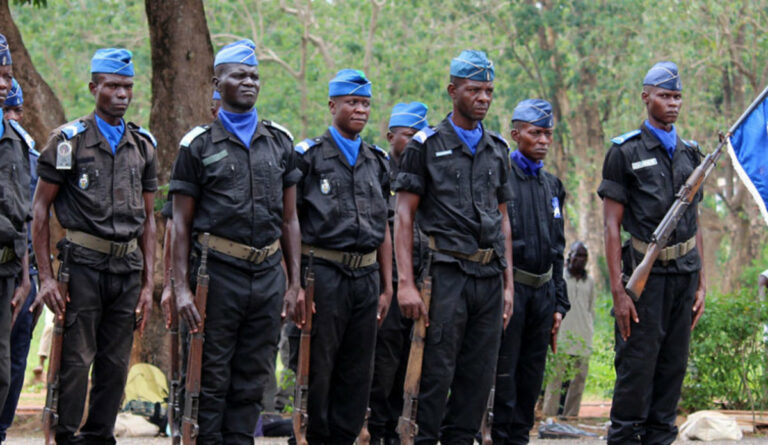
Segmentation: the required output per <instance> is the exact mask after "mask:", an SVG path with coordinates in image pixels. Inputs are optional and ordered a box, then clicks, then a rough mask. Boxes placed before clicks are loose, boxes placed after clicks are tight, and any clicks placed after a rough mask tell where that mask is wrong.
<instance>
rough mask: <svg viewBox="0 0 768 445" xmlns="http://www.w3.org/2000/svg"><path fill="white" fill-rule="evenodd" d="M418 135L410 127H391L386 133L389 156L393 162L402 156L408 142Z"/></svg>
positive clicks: (416, 131)
mask: <svg viewBox="0 0 768 445" xmlns="http://www.w3.org/2000/svg"><path fill="white" fill-rule="evenodd" d="M416 133H418V130H416V129H415V128H410V127H392V128H390V129H389V132H388V133H387V142H389V155H390V156H392V158H393V159H394V160H395V161H398V160H400V156H402V155H403V150H405V146H406V145H408V142H410V141H411V138H413V135H414V134H416Z"/></svg>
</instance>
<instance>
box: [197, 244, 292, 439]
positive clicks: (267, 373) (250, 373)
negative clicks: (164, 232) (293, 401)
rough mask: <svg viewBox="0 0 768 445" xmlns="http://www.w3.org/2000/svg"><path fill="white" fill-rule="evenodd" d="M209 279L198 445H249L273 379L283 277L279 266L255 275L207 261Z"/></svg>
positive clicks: (214, 261)
mask: <svg viewBox="0 0 768 445" xmlns="http://www.w3.org/2000/svg"><path fill="white" fill-rule="evenodd" d="M194 262H196V263H199V260H198V259H195V260H194ZM196 266H197V264H196ZM192 270H194V273H190V275H191V277H192V278H191V280H190V281H191V284H192V286H193V287H192V289H194V288H195V287H194V286H195V285H196V283H195V278H196V274H197V267H195V268H194V269H192ZM208 274H209V276H210V281H209V285H208V301H207V304H206V317H205V342H204V343H203V361H202V374H201V375H202V378H201V388H200V403H199V411H198V425H199V428H200V435H199V436H198V439H197V443H198V444H199V445H204V444H228V445H229V444H249V445H250V444H253V434H254V432H255V431H256V423H257V421H258V419H259V414H260V411H261V400H262V396H263V393H264V389H265V387H266V386H267V381H268V379H270V378H272V375H271V372H272V364H271V362H272V361H273V360H274V358H275V354H276V353H277V342H278V340H279V338H280V311H281V310H282V305H283V296H284V295H285V285H286V283H285V273H284V272H283V268H282V267H281V266H280V263H279V262H278V263H276V264H275V265H274V266H272V267H267V268H264V269H261V270H257V271H255V272H254V271H248V270H245V269H241V268H238V267H235V266H232V265H230V264H226V263H223V262H221V261H218V260H216V258H213V257H211V256H209V257H208Z"/></svg>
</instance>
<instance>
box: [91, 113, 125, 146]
mask: <svg viewBox="0 0 768 445" xmlns="http://www.w3.org/2000/svg"><path fill="white" fill-rule="evenodd" d="M94 116H96V126H98V127H99V131H101V134H103V135H104V137H105V138H107V142H109V147H110V148H111V149H112V154H113V155H114V154H115V152H117V144H119V143H120V139H122V138H123V134H125V121H123V120H122V119H120V125H109V124H108V123H107V121H105V120H104V119H102V118H100V117H99V115H98V114H94Z"/></svg>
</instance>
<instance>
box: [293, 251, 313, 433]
mask: <svg viewBox="0 0 768 445" xmlns="http://www.w3.org/2000/svg"><path fill="white" fill-rule="evenodd" d="M313 256H314V255H313V252H312V251H310V252H309V263H308V264H307V270H306V271H305V273H304V314H305V315H306V317H307V321H306V323H304V326H302V328H301V338H300V340H299V363H298V367H297V369H296V392H295V394H294V399H293V436H294V437H295V438H296V445H307V444H308V442H307V427H308V426H309V412H308V411H307V396H308V395H309V353H310V346H311V341H312V304H313V302H314V300H315V272H314V270H312V258H313Z"/></svg>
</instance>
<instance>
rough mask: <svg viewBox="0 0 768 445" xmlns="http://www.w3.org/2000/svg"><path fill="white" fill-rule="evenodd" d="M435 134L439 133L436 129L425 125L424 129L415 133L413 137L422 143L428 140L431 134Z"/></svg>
mask: <svg viewBox="0 0 768 445" xmlns="http://www.w3.org/2000/svg"><path fill="white" fill-rule="evenodd" d="M435 134H437V132H436V131H435V130H434V129H432V127H425V128H424V129H422V130H421V131H419V132H418V133H416V134H414V135H413V139H414V140H415V141H416V142H418V143H420V144H423V143H424V141H426V140H427V139H429V138H430V137H431V136H433V135H435Z"/></svg>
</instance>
